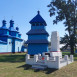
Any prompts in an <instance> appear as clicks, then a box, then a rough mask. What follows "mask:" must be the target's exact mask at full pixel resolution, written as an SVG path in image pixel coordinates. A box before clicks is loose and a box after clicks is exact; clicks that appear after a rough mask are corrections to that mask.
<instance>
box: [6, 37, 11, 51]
mask: <svg viewBox="0 0 77 77" xmlns="http://www.w3.org/2000/svg"><path fill="white" fill-rule="evenodd" d="M6 52H12V39H11V38H8V39H7V51H6Z"/></svg>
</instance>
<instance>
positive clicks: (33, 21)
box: [29, 11, 47, 26]
mask: <svg viewBox="0 0 77 77" xmlns="http://www.w3.org/2000/svg"><path fill="white" fill-rule="evenodd" d="M29 23H31V24H32V23H43V24H44V25H45V26H46V25H47V24H46V22H45V20H44V19H43V18H42V17H41V15H40V12H39V11H38V14H37V15H36V16H35V17H34V18H33V19H32V20H31V21H30V22H29Z"/></svg>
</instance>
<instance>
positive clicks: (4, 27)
mask: <svg viewBox="0 0 77 77" xmlns="http://www.w3.org/2000/svg"><path fill="white" fill-rule="evenodd" d="M0 29H5V30H9V29H8V28H7V27H6V26H2V27H0Z"/></svg>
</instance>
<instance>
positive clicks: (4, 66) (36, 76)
mask: <svg viewBox="0 0 77 77" xmlns="http://www.w3.org/2000/svg"><path fill="white" fill-rule="evenodd" d="M65 54H68V55H69V53H63V55H65ZM74 56H75V62H74V63H72V64H69V65H67V66H65V67H63V68H61V69H60V70H55V69H46V70H43V71H42V70H33V69H31V68H30V67H31V66H29V65H27V64H25V53H16V54H0V77H77V61H76V60H77V54H75V55H74Z"/></svg>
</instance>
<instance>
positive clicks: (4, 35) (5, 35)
mask: <svg viewBox="0 0 77 77" xmlns="http://www.w3.org/2000/svg"><path fill="white" fill-rule="evenodd" d="M0 37H9V38H14V39H18V40H21V41H23V39H21V38H19V37H15V36H11V35H7V34H3V35H0Z"/></svg>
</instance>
